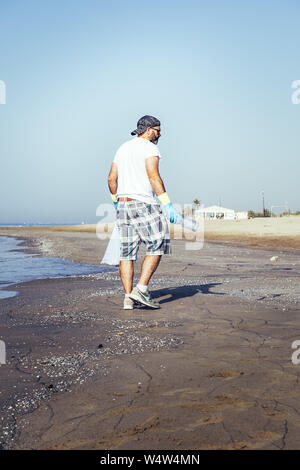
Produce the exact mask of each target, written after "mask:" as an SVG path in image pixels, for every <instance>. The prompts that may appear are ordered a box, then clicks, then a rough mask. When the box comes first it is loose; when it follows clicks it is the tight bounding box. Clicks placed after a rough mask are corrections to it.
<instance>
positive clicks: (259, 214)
mask: <svg viewBox="0 0 300 470" xmlns="http://www.w3.org/2000/svg"><path fill="white" fill-rule="evenodd" d="M285 215H300V211H296V212H289V211H284V212H281V214H274V212H273V213H272V212H271V211H269V210H268V209H265V213H263V212H254V211H252V210H250V211H248V218H249V217H251V218H253V217H283V216H285Z"/></svg>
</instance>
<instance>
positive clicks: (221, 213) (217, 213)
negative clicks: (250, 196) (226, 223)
mask: <svg viewBox="0 0 300 470" xmlns="http://www.w3.org/2000/svg"><path fill="white" fill-rule="evenodd" d="M195 216H196V218H197V217H203V218H204V219H206V220H209V219H215V220H218V219H219V220H220V219H224V220H225V219H226V220H239V219H247V218H248V212H247V211H235V210H233V209H227V208H226V207H221V206H209V207H200V208H199V209H197V210H196V211H195Z"/></svg>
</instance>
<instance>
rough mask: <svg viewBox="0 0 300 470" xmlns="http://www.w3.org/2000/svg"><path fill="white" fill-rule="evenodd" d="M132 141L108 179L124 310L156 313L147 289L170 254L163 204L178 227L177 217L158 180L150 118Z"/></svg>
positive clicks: (156, 126) (155, 133)
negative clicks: (142, 252) (138, 266)
mask: <svg viewBox="0 0 300 470" xmlns="http://www.w3.org/2000/svg"><path fill="white" fill-rule="evenodd" d="M131 135H133V136H135V137H134V138H133V139H131V140H128V141H126V142H125V143H124V144H122V145H121V146H120V147H119V149H118V150H117V153H116V155H115V158H114V161H113V163H112V166H111V169H110V173H109V176H108V186H109V189H110V192H111V197H112V200H113V203H114V205H115V208H116V211H117V226H118V229H119V235H120V275H121V280H122V283H123V287H124V291H125V299H124V309H132V308H133V304H134V301H137V302H139V303H141V304H143V305H146V306H148V307H152V308H160V305H159V303H158V302H156V301H155V300H153V299H152V298H151V295H150V292H149V290H148V284H149V281H150V279H151V277H152V275H153V274H154V272H155V271H156V269H157V267H158V265H159V262H160V260H161V256H162V255H163V254H170V253H171V243H170V234H169V227H168V223H167V219H166V216H165V215H164V213H163V211H162V208H161V204H162V205H163V207H164V209H165V211H166V214H167V217H168V219H169V221H170V222H172V223H176V220H177V218H178V217H179V214H178V213H177V212H176V210H175V209H174V207H173V205H172V203H171V201H170V199H169V197H168V195H167V193H166V190H165V186H164V183H163V181H162V179H161V177H160V174H159V169H158V166H159V160H160V158H161V155H160V152H159V149H158V147H157V145H156V144H157V142H158V139H159V137H160V135H161V134H160V121H159V120H158V119H156V118H155V117H153V116H148V115H146V116H143V117H141V118H140V119H139V121H138V123H137V129H135V130H134V131H132V132H131ZM155 195H156V196H157V197H158V199H159V201H160V202H159V201H158V200H157V199H156V198H155ZM160 203H161V204H160ZM141 242H143V243H145V245H146V250H147V251H146V256H145V258H144V261H143V264H142V270H141V274H140V278H139V281H138V283H137V286H136V287H134V289H132V287H133V274H134V270H133V260H135V259H136V255H137V252H138V249H139V246H140V244H141Z"/></svg>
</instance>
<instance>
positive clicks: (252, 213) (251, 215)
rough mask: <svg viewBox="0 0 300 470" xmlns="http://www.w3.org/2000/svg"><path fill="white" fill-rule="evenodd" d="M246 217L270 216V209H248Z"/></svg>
mask: <svg viewBox="0 0 300 470" xmlns="http://www.w3.org/2000/svg"><path fill="white" fill-rule="evenodd" d="M248 217H271V211H269V210H268V209H265V211H264V212H254V211H252V210H250V211H248Z"/></svg>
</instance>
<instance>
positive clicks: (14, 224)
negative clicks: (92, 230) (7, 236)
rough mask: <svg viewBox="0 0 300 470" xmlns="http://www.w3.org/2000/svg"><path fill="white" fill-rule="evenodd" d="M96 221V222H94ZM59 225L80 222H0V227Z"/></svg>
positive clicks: (77, 223)
mask: <svg viewBox="0 0 300 470" xmlns="http://www.w3.org/2000/svg"><path fill="white" fill-rule="evenodd" d="M95 223H96V222H95ZM54 225H55V226H59V225H81V222H74V223H70V222H68V223H66V224H57V223H55V222H52V223H50V224H42V223H40V222H34V223H30V222H23V223H21V222H18V223H11V222H7V223H2V222H1V223H0V227H51V226H54Z"/></svg>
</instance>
